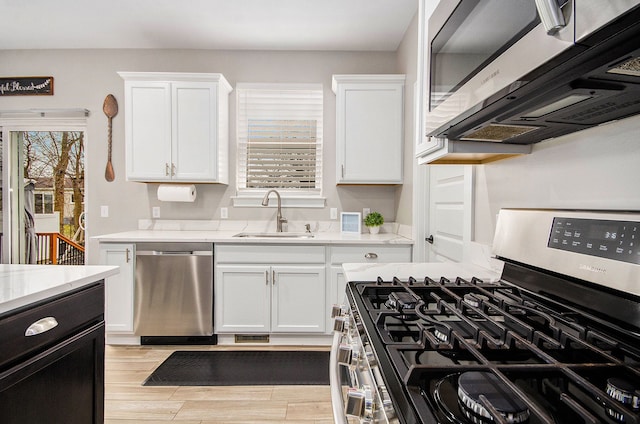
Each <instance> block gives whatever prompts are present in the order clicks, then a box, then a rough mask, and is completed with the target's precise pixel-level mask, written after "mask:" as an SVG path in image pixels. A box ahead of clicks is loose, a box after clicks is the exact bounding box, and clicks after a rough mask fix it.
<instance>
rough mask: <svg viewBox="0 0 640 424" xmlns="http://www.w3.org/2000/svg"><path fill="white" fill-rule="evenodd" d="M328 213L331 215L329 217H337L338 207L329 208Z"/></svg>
mask: <svg viewBox="0 0 640 424" xmlns="http://www.w3.org/2000/svg"><path fill="white" fill-rule="evenodd" d="M329 214H330V216H331V219H338V208H331V209H329Z"/></svg>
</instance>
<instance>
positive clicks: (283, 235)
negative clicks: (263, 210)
mask: <svg viewBox="0 0 640 424" xmlns="http://www.w3.org/2000/svg"><path fill="white" fill-rule="evenodd" d="M234 237H246V238H313V234H311V233H238V234H236V235H234Z"/></svg>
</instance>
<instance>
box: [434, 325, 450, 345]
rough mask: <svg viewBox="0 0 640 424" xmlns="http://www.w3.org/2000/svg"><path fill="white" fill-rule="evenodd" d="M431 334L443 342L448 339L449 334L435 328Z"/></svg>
mask: <svg viewBox="0 0 640 424" xmlns="http://www.w3.org/2000/svg"><path fill="white" fill-rule="evenodd" d="M433 335H434V336H436V338H437V339H438V340H440V341H441V342H443V343H447V342H448V341H449V336H448V335H447V333H443V332H442V331H440V330H438V329H437V328H435V329H434V330H433Z"/></svg>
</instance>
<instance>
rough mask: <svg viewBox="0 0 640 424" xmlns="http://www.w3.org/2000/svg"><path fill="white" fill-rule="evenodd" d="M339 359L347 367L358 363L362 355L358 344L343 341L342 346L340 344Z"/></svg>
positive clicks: (339, 362)
mask: <svg viewBox="0 0 640 424" xmlns="http://www.w3.org/2000/svg"><path fill="white" fill-rule="evenodd" d="M337 359H338V364H340V365H344V366H347V367H350V366H356V365H358V362H359V359H360V355H359V353H358V349H357V346H355V345H352V344H351V345H349V344H345V343H341V344H340V346H338V354H337Z"/></svg>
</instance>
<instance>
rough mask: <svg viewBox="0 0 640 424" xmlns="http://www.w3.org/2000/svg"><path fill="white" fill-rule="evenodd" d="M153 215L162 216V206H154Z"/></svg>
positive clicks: (155, 216)
mask: <svg viewBox="0 0 640 424" xmlns="http://www.w3.org/2000/svg"><path fill="white" fill-rule="evenodd" d="M151 216H153V217H154V218H160V206H154V207H152V208H151Z"/></svg>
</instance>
